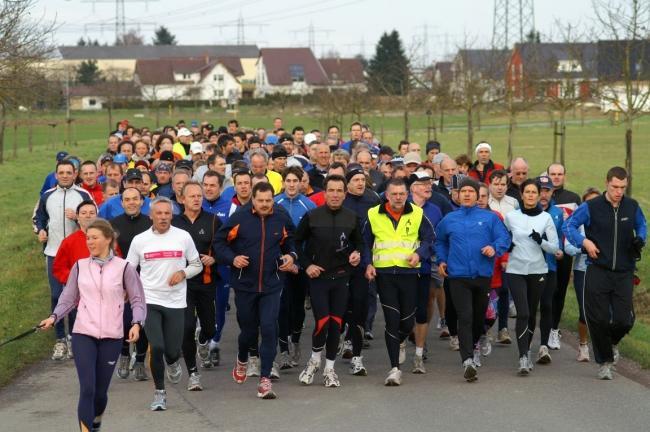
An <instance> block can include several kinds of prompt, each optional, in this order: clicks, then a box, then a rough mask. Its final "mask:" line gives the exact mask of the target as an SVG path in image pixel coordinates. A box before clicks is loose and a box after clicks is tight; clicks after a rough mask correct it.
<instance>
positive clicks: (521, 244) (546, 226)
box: [505, 210, 559, 275]
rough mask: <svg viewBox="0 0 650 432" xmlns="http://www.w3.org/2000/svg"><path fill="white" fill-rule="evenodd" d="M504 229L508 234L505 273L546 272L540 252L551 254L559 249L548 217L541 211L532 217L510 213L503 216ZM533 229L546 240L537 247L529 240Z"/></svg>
mask: <svg viewBox="0 0 650 432" xmlns="http://www.w3.org/2000/svg"><path fill="white" fill-rule="evenodd" d="M505 224H506V228H508V230H509V231H510V232H511V233H512V243H513V244H514V246H513V249H512V252H510V255H509V257H508V265H507V267H506V273H513V274H520V275H529V274H544V273H548V266H547V265H546V258H545V256H544V252H548V253H550V254H554V253H556V252H557V251H558V250H559V240H558V238H557V230H556V229H555V225H553V220H552V219H551V215H549V214H548V213H546V212H544V211H542V212H541V213H539V214H537V215H535V216H529V215H526V214H524V213H522V211H521V210H514V211H511V212H509V213H508V214H507V215H506V219H505ZM533 230H535V231H537V232H538V233H539V235H541V236H544V234H546V239H543V240H542V244H541V245H538V244H537V242H535V240H533V239H532V238H530V234H531V233H532V232H533Z"/></svg>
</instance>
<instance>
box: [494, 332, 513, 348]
mask: <svg viewBox="0 0 650 432" xmlns="http://www.w3.org/2000/svg"><path fill="white" fill-rule="evenodd" d="M497 343H500V344H504V345H510V344H511V343H512V339H510V333H508V329H507V328H502V329H501V330H499V334H497Z"/></svg>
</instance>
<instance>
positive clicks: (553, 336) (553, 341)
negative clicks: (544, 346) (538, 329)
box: [548, 329, 561, 350]
mask: <svg viewBox="0 0 650 432" xmlns="http://www.w3.org/2000/svg"><path fill="white" fill-rule="evenodd" d="M560 337H561V336H560V331H559V330H558V329H551V333H549V335H548V347H549V349H552V350H559V349H560Z"/></svg>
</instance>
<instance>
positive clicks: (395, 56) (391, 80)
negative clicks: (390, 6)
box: [367, 30, 410, 95]
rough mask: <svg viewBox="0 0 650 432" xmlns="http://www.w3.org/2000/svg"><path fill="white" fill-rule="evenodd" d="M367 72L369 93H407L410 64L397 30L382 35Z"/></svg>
mask: <svg viewBox="0 0 650 432" xmlns="http://www.w3.org/2000/svg"><path fill="white" fill-rule="evenodd" d="M367 71H368V82H369V85H370V90H371V91H373V92H375V93H385V94H388V95H406V94H407V93H408V89H409V88H410V64H409V59H408V58H407V57H406V54H405V52H404V48H403V46H402V41H401V40H400V37H399V33H398V32H397V30H393V31H392V32H391V33H390V34H388V33H384V34H382V36H381V38H380V39H379V42H377V47H376V50H375V55H374V56H373V58H372V59H371V60H370V62H369V63H368V69H367Z"/></svg>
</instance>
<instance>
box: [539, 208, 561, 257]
mask: <svg viewBox="0 0 650 432" xmlns="http://www.w3.org/2000/svg"><path fill="white" fill-rule="evenodd" d="M547 215H548V218H546V226H545V227H544V234H546V238H547V240H544V239H542V244H541V247H542V250H543V251H544V252H546V253H550V254H555V252H557V251H559V250H560V240H559V239H558V235H557V228H556V227H555V224H554V223H553V218H552V217H551V215H549V214H548V213H547Z"/></svg>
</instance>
